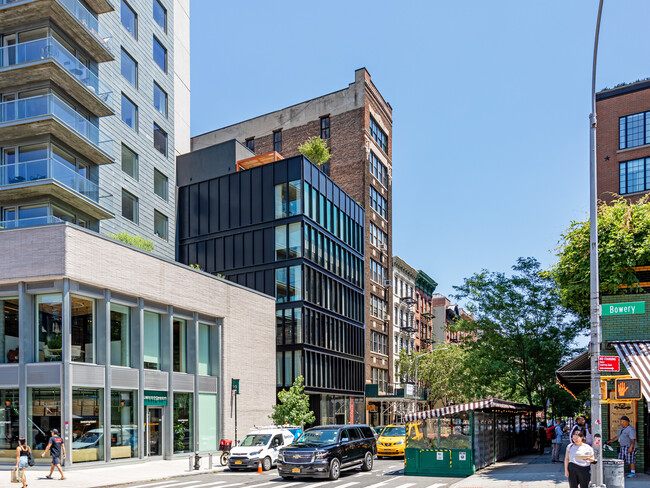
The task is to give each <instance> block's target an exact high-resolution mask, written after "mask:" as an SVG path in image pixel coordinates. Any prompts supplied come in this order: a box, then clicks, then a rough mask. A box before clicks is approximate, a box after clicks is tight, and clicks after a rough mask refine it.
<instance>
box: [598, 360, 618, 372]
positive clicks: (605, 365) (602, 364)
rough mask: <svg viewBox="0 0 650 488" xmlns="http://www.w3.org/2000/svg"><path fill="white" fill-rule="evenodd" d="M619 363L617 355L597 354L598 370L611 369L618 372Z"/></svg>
mask: <svg viewBox="0 0 650 488" xmlns="http://www.w3.org/2000/svg"><path fill="white" fill-rule="evenodd" d="M620 370H621V363H620V359H619V357H618V356H598V371H613V372H615V373H618V372H619V371H620Z"/></svg>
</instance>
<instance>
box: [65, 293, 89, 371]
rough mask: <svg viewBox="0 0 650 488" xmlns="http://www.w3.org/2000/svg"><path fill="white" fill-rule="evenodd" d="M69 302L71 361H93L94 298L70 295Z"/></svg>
mask: <svg viewBox="0 0 650 488" xmlns="http://www.w3.org/2000/svg"><path fill="white" fill-rule="evenodd" d="M70 304H71V312H70V315H71V325H70V332H71V336H72V338H71V346H70V357H71V359H72V361H79V362H82V363H94V362H95V300H92V299H88V298H82V297H77V296H72V297H71V298H70Z"/></svg>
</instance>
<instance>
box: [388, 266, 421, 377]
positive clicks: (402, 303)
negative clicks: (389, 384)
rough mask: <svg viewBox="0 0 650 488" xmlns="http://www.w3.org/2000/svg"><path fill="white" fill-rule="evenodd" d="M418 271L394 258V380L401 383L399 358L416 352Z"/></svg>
mask: <svg viewBox="0 0 650 488" xmlns="http://www.w3.org/2000/svg"><path fill="white" fill-rule="evenodd" d="M417 276H418V271H417V270H416V269H415V268H413V267H411V266H410V265H409V264H408V263H407V262H406V261H404V260H403V259H402V258H400V257H399V256H393V304H394V307H393V317H392V318H393V378H394V382H395V383H398V382H400V380H401V378H400V375H399V371H398V370H397V364H396V363H397V358H399V355H400V352H401V351H405V352H407V353H413V352H415V337H416V332H417V330H416V328H415V280H416V279H417Z"/></svg>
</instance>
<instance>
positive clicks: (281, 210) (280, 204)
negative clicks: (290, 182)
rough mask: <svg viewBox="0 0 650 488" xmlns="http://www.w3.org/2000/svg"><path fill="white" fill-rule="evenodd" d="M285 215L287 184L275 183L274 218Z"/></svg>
mask: <svg viewBox="0 0 650 488" xmlns="http://www.w3.org/2000/svg"><path fill="white" fill-rule="evenodd" d="M286 216H287V184H286V183H280V184H279V185H275V218H276V219H280V218H282V217H286Z"/></svg>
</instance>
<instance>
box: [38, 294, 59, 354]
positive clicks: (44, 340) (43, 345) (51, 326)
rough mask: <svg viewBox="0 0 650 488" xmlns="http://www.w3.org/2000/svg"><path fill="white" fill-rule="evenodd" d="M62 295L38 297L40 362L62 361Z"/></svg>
mask: <svg viewBox="0 0 650 488" xmlns="http://www.w3.org/2000/svg"><path fill="white" fill-rule="evenodd" d="M61 310H62V303H61V294H58V293H56V294H52V295H39V296H37V297H36V315H37V319H36V320H37V337H38V350H37V357H38V361H39V362H43V361H61V359H62V352H63V349H62V347H63V341H62V335H61V334H62V318H61Z"/></svg>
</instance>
